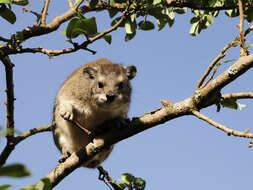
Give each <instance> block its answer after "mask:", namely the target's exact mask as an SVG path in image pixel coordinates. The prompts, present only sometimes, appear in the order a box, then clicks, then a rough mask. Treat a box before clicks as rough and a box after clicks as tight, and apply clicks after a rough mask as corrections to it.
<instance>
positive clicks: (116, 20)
mask: <svg viewBox="0 0 253 190" xmlns="http://www.w3.org/2000/svg"><path fill="white" fill-rule="evenodd" d="M120 19H121V17H117V18H115V19H114V20H113V21H112V22H111V26H113V25H115V24H116V23H117V22H118V21H119V20H120ZM119 27H125V22H123V23H121V24H120V25H119Z"/></svg>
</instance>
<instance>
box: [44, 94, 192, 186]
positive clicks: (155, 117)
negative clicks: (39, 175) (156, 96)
mask: <svg viewBox="0 0 253 190" xmlns="http://www.w3.org/2000/svg"><path fill="white" fill-rule="evenodd" d="M192 106H193V102H192V101H191V98H188V99H185V100H183V101H181V102H178V103H175V104H172V103H171V104H168V106H166V107H164V108H161V109H157V110H155V111H152V112H149V113H147V114H145V115H144V116H142V117H139V118H133V119H132V121H131V122H128V123H127V124H125V125H124V126H122V127H121V128H113V127H111V129H110V130H109V131H108V132H107V133H106V134H104V135H102V136H100V137H97V138H95V139H94V140H93V143H89V144H88V145H87V146H86V147H85V148H83V149H81V150H80V151H78V152H77V153H73V154H72V155H71V156H70V157H69V158H68V159H67V160H66V161H65V162H64V163H62V164H59V165H58V166H56V168H54V169H53V170H52V171H51V172H50V173H49V174H48V175H47V176H46V177H48V178H49V179H50V181H51V183H52V187H54V186H56V185H57V184H58V183H59V182H60V181H61V180H62V179H63V178H64V177H66V176H67V175H68V174H70V173H71V172H72V171H74V170H75V169H76V168H77V167H79V166H80V165H81V164H83V163H84V162H86V161H88V160H89V159H90V158H92V157H93V156H94V155H95V154H96V153H98V152H100V151H102V150H103V148H104V147H108V146H110V145H112V144H115V143H117V142H119V141H122V140H124V139H126V138H129V137H131V136H133V135H136V134H138V133H140V132H142V131H144V130H147V129H149V128H151V127H154V126H157V125H159V124H162V123H164V122H166V121H169V120H171V119H174V118H177V117H180V116H183V115H188V114H190V113H191V110H192V109H193V108H192ZM109 125H110V124H109ZM111 126H113V123H111ZM94 147H96V148H94Z"/></svg>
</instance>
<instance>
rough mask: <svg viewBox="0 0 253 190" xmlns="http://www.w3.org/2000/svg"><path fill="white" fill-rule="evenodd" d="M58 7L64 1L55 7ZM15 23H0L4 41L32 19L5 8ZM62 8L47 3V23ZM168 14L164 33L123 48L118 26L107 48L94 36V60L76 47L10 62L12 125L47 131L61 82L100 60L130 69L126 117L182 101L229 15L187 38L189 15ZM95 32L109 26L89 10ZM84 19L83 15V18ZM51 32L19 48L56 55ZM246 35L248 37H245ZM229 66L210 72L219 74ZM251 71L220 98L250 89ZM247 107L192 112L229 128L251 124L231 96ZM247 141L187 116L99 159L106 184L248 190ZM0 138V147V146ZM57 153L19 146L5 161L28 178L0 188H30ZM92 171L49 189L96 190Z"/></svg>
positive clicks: (227, 38) (44, 144) (219, 42)
mask: <svg viewBox="0 0 253 190" xmlns="http://www.w3.org/2000/svg"><path fill="white" fill-rule="evenodd" d="M65 4H67V2H66V3H65ZM40 6H41V4H40V3H37V2H36V4H35V3H34V4H33V2H32V3H31V5H30V6H29V8H31V9H33V10H35V11H38V12H39V10H40ZM13 8H14V10H15V11H16V12H17V15H18V20H17V22H16V24H15V25H10V24H9V23H7V22H5V21H3V20H2V19H0V26H1V30H0V35H1V36H3V37H9V35H10V34H12V33H15V31H16V30H17V29H18V30H22V29H23V28H24V26H28V25H31V24H33V22H34V17H33V16H32V15H30V14H28V13H25V14H22V13H21V8H20V7H16V6H15V7H13ZM65 10H67V7H66V6H65V5H64V3H62V5H61V7H59V5H57V4H56V2H53V4H52V5H51V7H50V10H49V20H50V18H53V17H54V16H55V15H59V14H61V13H62V12H63V11H65ZM188 12H189V13H188V14H186V15H176V21H175V24H174V26H173V27H172V28H169V27H166V28H165V29H164V30H162V31H160V32H158V31H157V30H154V31H150V32H141V31H140V32H137V35H136V37H135V38H134V39H133V40H132V41H130V42H127V43H126V42H124V29H119V30H117V31H114V32H113V33H112V35H113V38H112V44H111V45H108V44H106V42H104V40H99V41H97V42H95V43H94V44H92V45H91V46H90V48H91V49H93V50H96V51H97V54H96V55H92V54H90V53H89V52H86V51H79V52H77V53H73V54H69V55H62V56H59V57H57V58H55V59H48V57H47V56H45V55H42V54H23V55H13V56H11V59H12V62H13V63H14V64H15V65H16V66H15V68H14V81H15V97H16V98H17V100H16V102H15V126H16V128H17V129H18V130H20V131H22V132H24V131H27V130H29V129H31V128H34V127H37V126H42V125H48V124H50V123H51V120H52V111H53V103H54V99H55V96H56V94H57V91H58V89H59V88H60V86H61V84H62V83H63V81H64V80H65V79H66V77H67V76H68V75H69V74H70V73H71V72H72V71H73V70H74V69H76V68H78V67H79V66H81V65H82V64H84V63H87V62H90V61H93V60H96V59H98V58H101V57H106V58H108V59H110V60H111V61H113V62H117V63H122V64H124V65H130V64H133V65H136V67H137V69H138V73H137V76H136V78H135V79H134V80H132V86H133V95H132V103H131V109H130V112H129V117H133V116H141V115H143V114H144V113H145V112H148V111H150V110H153V109H156V108H159V107H161V103H160V100H165V99H167V100H170V101H173V102H177V101H180V100H182V99H184V98H187V97H188V96H190V95H191V94H192V93H193V91H194V89H195V86H196V83H197V81H198V80H199V78H200V76H201V75H202V73H203V72H204V71H205V69H206V68H207V67H208V65H209V64H210V63H211V61H212V59H214V58H215V57H216V56H217V55H218V53H219V51H220V50H221V48H223V47H224V46H225V45H227V44H228V43H229V42H231V41H232V40H233V39H234V37H235V36H236V35H237V34H238V28H237V27H236V25H237V24H238V22H239V19H238V18H236V19H230V18H227V17H226V16H224V13H221V15H220V16H219V17H218V18H216V19H215V23H214V25H212V26H210V28H208V29H207V30H205V31H203V32H201V34H200V35H199V36H197V37H192V36H190V35H189V29H190V24H189V20H190V18H191V13H190V11H189V10H188ZM97 14H98V17H97V22H98V29H99V30H100V31H102V30H104V29H106V28H108V27H109V25H108V23H110V21H109V16H108V14H107V13H103V12H100V13H97ZM88 16H92V14H90V15H88ZM64 27H66V24H65V25H64V26H62V27H61V28H60V29H59V30H58V31H56V32H54V33H52V34H49V35H47V36H42V37H39V38H34V39H30V40H28V41H27V42H25V43H24V45H23V47H28V46H29V47H39V46H42V47H44V48H48V49H59V48H62V47H69V44H68V43H66V42H65V40H66V38H65V37H64V36H62V35H61V34H60V31H61V30H63V29H64ZM251 39H252V35H249V36H248V40H249V41H251ZM238 55H239V49H238V48H234V49H231V50H229V52H228V56H227V58H225V59H237V58H238ZM230 64H231V63H227V65H224V66H223V67H221V68H220V70H219V72H222V70H224V69H225V68H227V67H228V66H229V65H230ZM4 80H5V79H4V67H3V65H2V64H0V81H1V82H0V124H1V125H5V122H6V119H5V105H4V103H3V102H4V100H5V98H6V97H5V93H4V88H5V83H4ZM250 81H253V72H252V70H251V71H248V72H247V73H246V74H245V75H243V76H242V77H240V78H239V79H238V80H237V81H235V82H233V83H232V84H230V85H228V86H227V87H226V88H224V89H223V90H222V93H230V92H241V91H252V85H250V84H251V82H250ZM239 102H240V103H243V104H247V107H246V108H244V109H243V110H242V111H234V110H229V109H226V108H224V109H222V110H221V112H219V113H217V112H216V107H215V106H211V107H210V108H207V109H204V110H202V113H204V114H206V115H207V116H209V117H211V118H212V119H214V120H216V121H218V122H220V123H222V124H224V125H226V126H229V127H231V128H234V129H237V130H244V129H246V128H249V129H251V128H252V112H253V103H252V100H241V101H239ZM248 142H249V140H248V139H241V138H235V137H228V136H227V135H226V134H225V133H223V132H221V131H218V130H217V129H215V128H214V127H212V126H210V125H209V124H207V123H205V122H203V121H200V120H199V119H197V118H195V117H193V116H185V117H182V118H178V119H175V120H172V121H169V122H167V123H165V124H163V125H160V126H157V127H154V128H152V129H149V130H147V131H144V132H143V133H141V134H138V135H136V136H134V137H131V138H129V139H127V140H125V141H122V142H120V143H118V144H117V145H116V146H115V148H114V150H113V152H112V154H111V155H110V157H109V158H108V159H107V160H106V161H105V162H104V163H103V166H104V168H105V169H107V170H108V171H109V173H110V175H111V176H112V177H113V179H118V178H119V177H120V175H121V173H124V172H128V173H132V174H133V175H135V176H136V177H142V178H143V179H145V180H146V181H147V187H146V189H147V190H154V189H173V190H185V189H195V190H202V189H205V190H213V189H225V190H226V189H229V190H238V189H245V190H246V189H251V188H252V187H251V186H252V185H251V183H250V181H251V179H252V168H251V167H250V166H251V165H252V149H249V148H248V147H247V145H248ZM4 145H5V140H4V139H2V140H1V142H0V148H1V149H2V148H3V147H4ZM59 157H60V153H59V152H58V150H57V149H56V147H55V145H54V143H53V138H52V135H51V133H49V132H47V133H42V134H38V135H35V136H33V137H30V138H29V139H26V140H25V141H23V142H22V143H20V144H19V145H18V146H17V147H16V149H15V151H14V152H13V153H12V155H11V156H10V158H9V160H8V163H9V164H10V163H15V162H21V163H24V164H25V165H26V166H27V167H28V168H29V169H30V170H31V171H32V176H31V177H27V178H24V179H10V178H0V184H6V183H10V184H13V186H14V187H13V188H12V189H19V188H20V187H22V186H25V185H29V184H32V183H34V182H36V181H38V180H39V179H40V178H41V177H43V176H45V175H46V174H47V173H49V172H50V171H51V169H53V168H54V167H55V166H56V164H57V160H58V159H59ZM97 176H98V172H97V170H91V169H86V168H79V169H77V170H76V171H74V172H73V173H72V174H71V175H69V176H68V177H66V178H65V180H63V181H62V182H61V183H60V184H59V185H57V186H56V187H55V189H56V190H69V189H70V188H75V189H81V188H82V189H106V188H107V187H106V186H105V185H104V184H103V183H102V182H100V181H99V180H98V179H97Z"/></svg>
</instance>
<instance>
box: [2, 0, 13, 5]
mask: <svg viewBox="0 0 253 190" xmlns="http://www.w3.org/2000/svg"><path fill="white" fill-rule="evenodd" d="M0 4H11V0H0Z"/></svg>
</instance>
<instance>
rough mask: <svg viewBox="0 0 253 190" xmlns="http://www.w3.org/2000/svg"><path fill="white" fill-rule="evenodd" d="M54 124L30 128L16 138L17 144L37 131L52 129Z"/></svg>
mask: <svg viewBox="0 0 253 190" xmlns="http://www.w3.org/2000/svg"><path fill="white" fill-rule="evenodd" d="M52 126H53V125H47V126H40V127H36V128H33V129H30V130H29V131H26V132H24V133H23V134H21V135H19V136H17V137H15V138H14V142H15V145H17V144H18V143H20V142H21V141H23V140H25V139H26V138H28V137H30V136H32V135H35V134H37V133H41V132H46V131H51V130H52Z"/></svg>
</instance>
